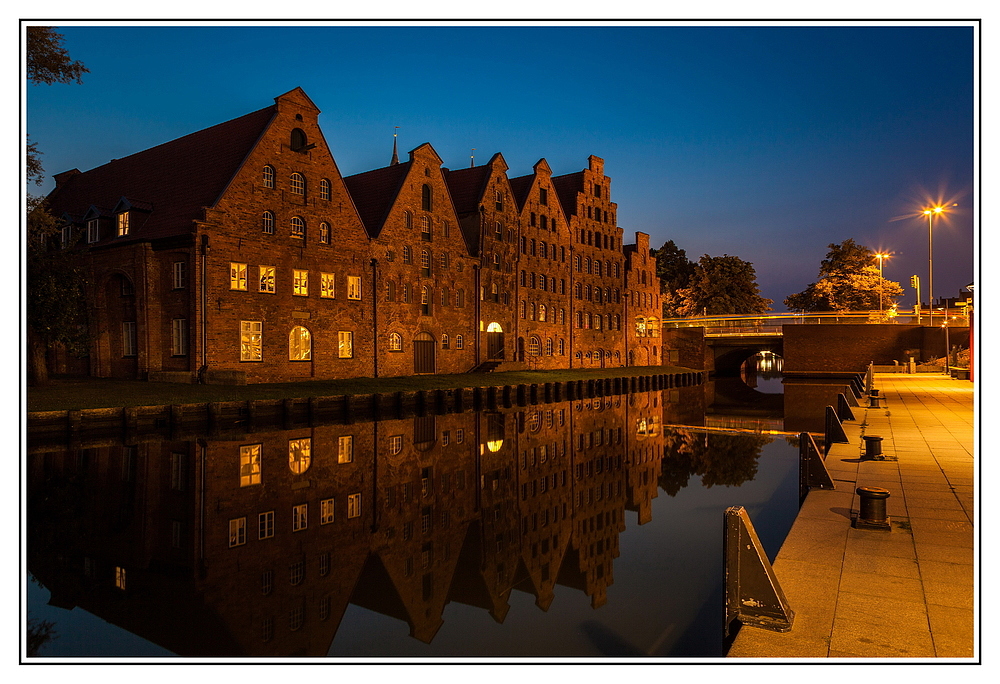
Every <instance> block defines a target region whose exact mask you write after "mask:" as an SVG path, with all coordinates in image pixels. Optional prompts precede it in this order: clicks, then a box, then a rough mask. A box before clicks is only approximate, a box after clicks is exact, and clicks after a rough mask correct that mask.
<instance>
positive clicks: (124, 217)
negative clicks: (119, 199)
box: [118, 211, 129, 237]
mask: <svg viewBox="0 0 1000 684" xmlns="http://www.w3.org/2000/svg"><path fill="white" fill-rule="evenodd" d="M128 228H129V224H128V212H127V211H123V212H122V213H120V214H118V237H122V236H123V235H128Z"/></svg>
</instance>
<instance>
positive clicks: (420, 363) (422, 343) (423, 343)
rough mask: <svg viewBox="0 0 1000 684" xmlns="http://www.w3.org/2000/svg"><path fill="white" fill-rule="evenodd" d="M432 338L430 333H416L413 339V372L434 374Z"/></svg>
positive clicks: (433, 344) (433, 345)
mask: <svg viewBox="0 0 1000 684" xmlns="http://www.w3.org/2000/svg"><path fill="white" fill-rule="evenodd" d="M435 347H436V345H435V343H434V337H433V336H432V335H431V334H430V333H426V332H422V333H417V334H416V336H415V337H414V338H413V372H414V373H433V372H434V354H435Z"/></svg>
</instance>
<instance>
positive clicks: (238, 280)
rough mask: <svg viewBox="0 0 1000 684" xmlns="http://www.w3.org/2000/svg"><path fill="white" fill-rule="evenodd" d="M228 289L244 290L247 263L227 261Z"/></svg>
mask: <svg viewBox="0 0 1000 684" xmlns="http://www.w3.org/2000/svg"><path fill="white" fill-rule="evenodd" d="M229 289H230V290H246V289H247V265H246V264H237V263H235V262H230V263H229Z"/></svg>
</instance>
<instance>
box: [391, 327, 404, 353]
mask: <svg viewBox="0 0 1000 684" xmlns="http://www.w3.org/2000/svg"><path fill="white" fill-rule="evenodd" d="M389 351H394V352H398V351H403V336H402V335H400V334H399V333H395V332H394V333H389Z"/></svg>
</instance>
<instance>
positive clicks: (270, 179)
mask: <svg viewBox="0 0 1000 684" xmlns="http://www.w3.org/2000/svg"><path fill="white" fill-rule="evenodd" d="M261 180H262V181H263V183H264V187H265V188H273V187H274V167H273V166H271V165H267V166H265V167H264V170H263V172H262V174H261Z"/></svg>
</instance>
